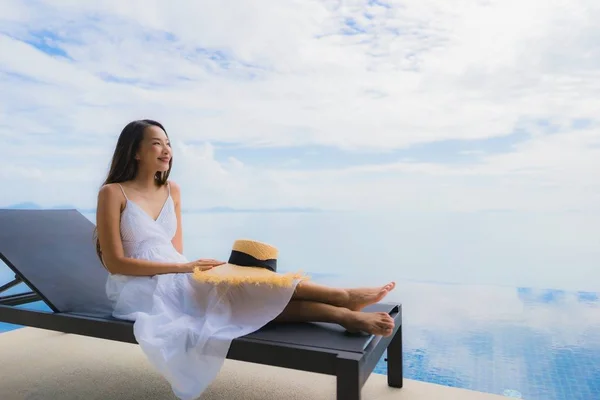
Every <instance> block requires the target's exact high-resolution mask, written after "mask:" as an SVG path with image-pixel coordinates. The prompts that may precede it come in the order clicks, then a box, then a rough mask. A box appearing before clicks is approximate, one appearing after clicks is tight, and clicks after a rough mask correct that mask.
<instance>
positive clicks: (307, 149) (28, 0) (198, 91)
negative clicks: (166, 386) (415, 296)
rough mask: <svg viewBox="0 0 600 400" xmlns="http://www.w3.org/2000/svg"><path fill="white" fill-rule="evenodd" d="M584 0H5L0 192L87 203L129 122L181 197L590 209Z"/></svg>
mask: <svg viewBox="0 0 600 400" xmlns="http://www.w3.org/2000/svg"><path fill="white" fill-rule="evenodd" d="M599 18H600V3H598V2H597V1H594V0H561V1H558V0H539V1H538V0H527V1H522V0H519V1H516V0H502V1H492V0H477V1H476V0H472V1H465V0H453V1H451V2H448V1H443V0H421V1H411V2H409V1H372V0H370V1H353V0H342V1H328V0H325V1H313V0H301V1H300V0H298V1H291V0H272V1H267V0H265V1H235V2H232V1H224V0H215V1H209V0H206V1H202V2H191V1H177V0H171V1H156V0H145V1H141V0H139V1H134V0H130V1H126V2H124V1H112V0H106V1H102V2H89V1H86V2H82V1H79V0H63V1H60V2H50V1H33V0H2V2H1V4H0V87H1V90H0V141H1V144H2V146H1V149H2V156H3V159H4V165H3V167H2V168H0V178H1V179H2V181H3V189H2V191H1V192H0V206H4V205H8V204H13V203H17V202H23V201H32V202H36V203H38V204H40V205H42V206H55V205H61V204H70V205H74V206H76V207H82V208H87V207H94V206H95V204H96V196H97V191H98V189H99V187H100V185H101V183H102V181H103V179H104V178H105V175H106V173H107V171H108V165H109V163H110V158H111V155H112V151H113V150H114V145H115V143H116V139H117V137H118V135H119V133H120V131H121V129H122V128H123V127H124V126H125V125H126V124H127V123H128V122H129V121H131V120H134V119H140V118H152V119H156V120H159V121H160V122H162V123H163V124H164V125H165V127H166V129H167V133H168V134H169V136H170V137H171V141H172V145H173V150H174V167H173V172H172V179H173V180H174V181H177V182H178V183H179V184H180V186H181V187H182V191H183V204H184V207H188V208H203V207H213V206H230V207H243V208H249V207H261V208H264V207H318V208H323V209H344V210H346V209H348V210H352V209H376V210H404V211H460V212H472V211H482V210H484V211H485V210H502V211H525V212H532V211H535V212H538V211H540V212H584V213H588V212H597V211H599V210H600V201H599V200H600V179H598V178H599V174H600V124H599V117H598V110H600V72H599V71H600V69H599V67H600V44H599V43H600V27H599V26H598V24H597V23H595V21H598V20H599Z"/></svg>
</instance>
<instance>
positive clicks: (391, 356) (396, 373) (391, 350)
mask: <svg viewBox="0 0 600 400" xmlns="http://www.w3.org/2000/svg"><path fill="white" fill-rule="evenodd" d="M387 376H388V386H391V387H396V388H401V387H402V386H403V383H404V373H403V371H402V325H400V327H399V328H398V332H397V333H396V335H395V336H394V338H393V339H392V341H391V342H390V344H389V346H388V348H387Z"/></svg>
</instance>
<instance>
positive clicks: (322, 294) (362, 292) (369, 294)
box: [292, 281, 396, 311]
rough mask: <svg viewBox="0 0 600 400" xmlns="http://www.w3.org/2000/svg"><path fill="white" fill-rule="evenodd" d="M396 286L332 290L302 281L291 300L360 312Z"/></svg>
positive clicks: (391, 284)
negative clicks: (312, 302) (324, 304)
mask: <svg viewBox="0 0 600 400" xmlns="http://www.w3.org/2000/svg"><path fill="white" fill-rule="evenodd" d="M395 286H396V284H395V283H394V282H390V283H388V284H387V285H385V286H379V287H374V288H351V289H344V288H333V287H328V286H324V285H319V284H317V283H313V282H311V281H302V282H300V283H299V284H298V286H296V291H295V292H294V294H293V296H292V299H293V300H308V301H316V302H319V303H326V304H330V305H333V306H337V307H345V308H348V309H350V310H352V311H360V310H362V309H363V308H365V307H366V306H368V305H370V304H374V303H377V302H379V301H381V300H382V299H383V298H384V297H385V296H386V295H387V294H388V293H389V292H390V291H392V290H393V289H394V287H395Z"/></svg>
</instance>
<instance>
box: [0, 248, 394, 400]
mask: <svg viewBox="0 0 600 400" xmlns="http://www.w3.org/2000/svg"><path fill="white" fill-rule="evenodd" d="M0 259H2V261H4V263H5V264H6V265H7V266H8V267H9V268H10V269H11V270H12V271H13V272H14V273H15V279H14V280H13V281H11V282H8V283H7V284H4V285H2V286H0V322H6V323H10V324H16V325H22V326H29V327H34V328H40V329H48V330H52V331H59V332H64V333H70V334H76V335H84V336H89V337H95V338H100V339H107V340H114V341H119V342H126V343H133V344H137V342H136V340H135V337H134V335H133V323H132V322H130V321H124V320H118V319H114V318H111V319H109V318H99V317H95V316H92V315H85V314H80V313H69V312H59V311H58V310H57V309H56V307H54V306H53V305H52V303H51V302H50V301H48V299H46V298H45V297H44V295H43V294H42V293H40V292H39V291H38V290H37V289H36V287H35V286H34V285H32V284H31V282H28V280H27V278H26V277H25V276H22V275H21V274H20V273H19V270H18V268H17V266H15V265H13V264H12V263H11V261H10V260H9V259H8V258H6V257H5V256H4V254H2V253H1V252H0ZM21 282H23V283H25V284H26V285H27V286H28V287H29V289H31V291H30V292H26V293H21V294H14V295H7V296H2V293H3V292H5V291H7V290H8V289H10V288H12V287H14V286H16V285H17V284H19V283H21ZM39 300H41V301H43V302H44V303H45V304H46V305H48V307H49V308H50V309H51V311H49V312H48V311H37V310H30V309H25V308H20V307H19V306H21V305H24V304H28V303H31V302H35V301H39ZM391 306H392V307H391V310H392V311H391V313H390V315H391V316H392V317H393V318H394V320H395V328H394V331H393V333H392V335H391V336H388V337H380V336H375V337H374V338H373V339H372V340H371V341H370V342H369V344H368V345H367V346H366V347H365V349H364V350H362V351H356V352H348V351H339V350H333V349H327V348H323V347H316V346H315V347H313V346H306V345H294V344H287V343H278V342H275V341H271V340H260V339H255V338H251V337H246V336H244V337H241V338H238V339H235V340H233V342H232V344H231V347H230V350H229V353H228V354H227V358H228V359H232V360H239V361H245V362H251V363H256V364H264V365H271V366H275V367H283V368H290V369H295V370H301V371H309V372H315V373H321V374H327V375H333V376H336V380H337V399H338V400H360V399H361V391H362V387H363V385H364V383H365V381H366V380H367V378H368V377H369V375H370V374H371V373H372V372H373V370H374V368H375V366H376V365H377V363H378V362H379V360H380V359H381V357H382V356H383V355H384V352H386V350H387V357H386V359H385V360H386V362H387V382H388V385H389V386H391V387H395V388H401V387H402V386H403V365H402V364H403V360H402V358H403V357H402V353H403V348H402V306H401V305H400V304H393V305H391Z"/></svg>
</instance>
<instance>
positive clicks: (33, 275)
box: [0, 209, 403, 400]
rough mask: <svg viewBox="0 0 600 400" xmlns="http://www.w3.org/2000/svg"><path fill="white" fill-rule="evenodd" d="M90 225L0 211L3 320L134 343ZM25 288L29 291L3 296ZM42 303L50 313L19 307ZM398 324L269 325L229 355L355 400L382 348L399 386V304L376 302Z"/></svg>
mask: <svg viewBox="0 0 600 400" xmlns="http://www.w3.org/2000/svg"><path fill="white" fill-rule="evenodd" d="M93 229H94V224H93V223H92V222H90V221H89V220H88V219H87V218H85V217H84V216H83V215H82V214H80V213H79V212H78V211H76V210H12V209H0V258H1V259H2V261H4V263H6V265H8V267H9V268H10V269H11V270H12V271H13V272H14V274H15V279H14V280H13V281H12V282H8V283H7V284H4V285H3V286H0V296H1V297H0V322H6V323H11V324H17V325H24V326H30V327H36V328H41V329H49V330H54V331H59V332H65V333H71V334H78V335H85V336H91V337H96V338H102V339H109V340H115V341H121V342H128V343H135V344H137V342H136V340H135V337H134V335H133V324H132V323H131V322H129V321H123V320H119V319H116V318H114V317H112V316H111V307H110V304H109V302H108V299H107V298H106V295H105V288H104V285H105V282H106V278H107V271H106V270H105V269H104V268H103V267H102V265H101V264H100V262H99V261H98V259H97V257H96V254H95V249H94V244H93V239H92V232H93ZM21 282H23V283H25V284H26V285H27V286H28V287H29V289H30V290H31V291H30V292H28V293H21V294H13V295H6V296H2V292H5V291H6V290H7V289H9V288H11V287H13V286H15V285H17V284H19V283H21ZM39 300H42V301H43V302H44V303H45V304H46V305H47V306H48V307H49V308H50V309H51V311H50V312H44V311H34V310H28V309H23V308H20V307H18V306H19V305H22V304H27V303H31V302H34V301H39ZM369 308H370V309H372V310H377V311H386V312H389V313H390V315H391V316H392V317H393V318H394V319H395V321H396V327H395V330H394V332H393V335H392V336H389V337H386V338H382V337H379V336H372V335H349V334H346V333H345V332H344V330H343V329H341V328H340V327H338V326H337V325H333V324H320V323H270V324H268V325H266V326H265V327H263V328H262V329H260V330H259V331H257V332H254V333H252V334H249V335H247V336H244V337H241V338H238V339H235V340H234V341H233V342H232V344H231V348H230V350H229V353H228V355H227V358H229V359H233V360H240V361H246V362H252V363H258V364H265V365H273V366H277V367H284V368H291V369H296V370H302V371H310V372H316V373H322V374H329V375H335V376H336V377H337V399H339V400H359V399H360V398H361V389H362V386H363V384H364V383H365V381H366V380H367V378H368V377H369V375H370V374H371V373H372V372H373V369H374V368H375V366H376V364H377V362H378V361H379V360H380V359H381V357H382V356H383V355H384V352H386V350H387V358H386V360H387V377H388V385H389V386H392V387H398V388H400V387H402V384H403V372H402V307H401V305H399V304H381V303H380V304H376V305H373V306H371V307H369Z"/></svg>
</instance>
